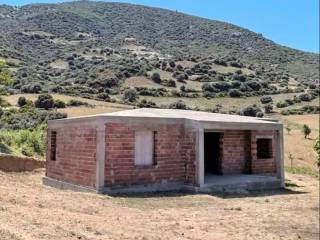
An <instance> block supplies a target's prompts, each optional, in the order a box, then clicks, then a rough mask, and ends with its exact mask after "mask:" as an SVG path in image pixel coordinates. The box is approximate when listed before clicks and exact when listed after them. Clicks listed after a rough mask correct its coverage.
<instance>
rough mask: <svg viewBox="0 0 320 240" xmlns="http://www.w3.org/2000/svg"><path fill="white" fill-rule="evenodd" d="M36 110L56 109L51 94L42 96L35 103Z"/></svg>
mask: <svg viewBox="0 0 320 240" xmlns="http://www.w3.org/2000/svg"><path fill="white" fill-rule="evenodd" d="M34 105H35V107H36V108H44V109H46V110H48V109H50V108H53V107H54V100H53V97H52V96H51V95H49V94H41V95H39V96H38V99H37V100H36V101H35V102H34Z"/></svg>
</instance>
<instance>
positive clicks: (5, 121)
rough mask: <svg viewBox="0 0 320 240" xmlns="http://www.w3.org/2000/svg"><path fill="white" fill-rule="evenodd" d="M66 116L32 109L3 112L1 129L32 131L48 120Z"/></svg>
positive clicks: (0, 121) (0, 120)
mask: <svg viewBox="0 0 320 240" xmlns="http://www.w3.org/2000/svg"><path fill="white" fill-rule="evenodd" d="M66 117H67V114H65V113H59V112H56V111H46V110H39V109H37V108H34V107H27V108H26V107H23V108H20V109H8V110H4V113H3V115H2V117H1V119H0V128H1V129H29V128H30V129H32V128H36V127H37V126H39V125H41V124H43V123H47V121H48V120H53V119H61V118H66Z"/></svg>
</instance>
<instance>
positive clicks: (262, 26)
mask: <svg viewBox="0 0 320 240" xmlns="http://www.w3.org/2000/svg"><path fill="white" fill-rule="evenodd" d="M40 2H41V3H55V2H63V0H60V1H59V0H0V4H10V5H24V4H28V3H40ZM109 2H113V1H109ZM114 2H129V3H136V4H142V5H147V6H155V7H162V8H166V9H171V10H177V11H179V12H184V13H189V14H192V15H196V16H201V17H205V18H210V19H215V20H221V21H226V22H229V23H233V24H236V25H239V26H241V27H245V28H248V29H250V30H252V31H254V32H258V33H262V34H263V36H265V37H267V38H269V39H271V40H273V41H275V42H277V43H279V44H282V45H285V46H288V47H292V48H296V49H301V50H305V51H310V52H319V0H117V1H114Z"/></svg>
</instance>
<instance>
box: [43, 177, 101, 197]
mask: <svg viewBox="0 0 320 240" xmlns="http://www.w3.org/2000/svg"><path fill="white" fill-rule="evenodd" d="M42 182H43V184H44V185H46V186H49V187H54V188H58V189H61V190H71V191H75V192H92V193H97V190H96V189H94V188H89V187H85V186H80V185H77V184H73V183H68V182H65V181H59V180H56V179H53V178H50V177H43V178H42Z"/></svg>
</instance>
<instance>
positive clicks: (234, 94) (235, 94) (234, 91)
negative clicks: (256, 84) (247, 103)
mask: <svg viewBox="0 0 320 240" xmlns="http://www.w3.org/2000/svg"><path fill="white" fill-rule="evenodd" d="M229 96H230V97H241V96H242V92H240V91H239V90H238V89H230V90H229Z"/></svg>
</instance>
